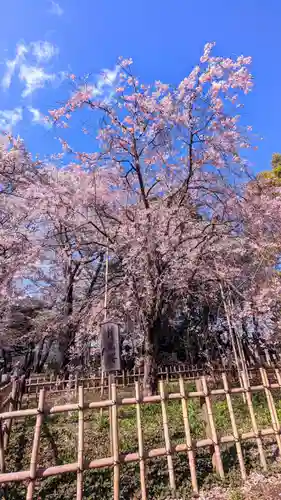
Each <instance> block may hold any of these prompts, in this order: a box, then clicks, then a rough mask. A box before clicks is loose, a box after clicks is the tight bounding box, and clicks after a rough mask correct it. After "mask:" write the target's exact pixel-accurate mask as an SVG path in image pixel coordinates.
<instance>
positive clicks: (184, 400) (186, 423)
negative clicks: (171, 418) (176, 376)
mask: <svg viewBox="0 0 281 500" xmlns="http://www.w3.org/2000/svg"><path fill="white" fill-rule="evenodd" d="M179 383H180V394H181V404H182V415H183V424H184V432H185V441H186V446H187V455H188V460H189V469H190V476H191V484H192V489H193V492H194V493H195V494H198V483H197V477H196V467H195V457H194V451H193V448H192V440H191V432H190V425H189V418H188V408H187V397H186V395H185V389H184V381H183V378H182V377H180V380H179Z"/></svg>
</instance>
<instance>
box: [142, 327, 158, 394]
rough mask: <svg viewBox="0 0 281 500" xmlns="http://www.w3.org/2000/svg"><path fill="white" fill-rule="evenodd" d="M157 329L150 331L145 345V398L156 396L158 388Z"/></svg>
mask: <svg viewBox="0 0 281 500" xmlns="http://www.w3.org/2000/svg"><path fill="white" fill-rule="evenodd" d="M155 333H156V332H155V328H152V329H150V330H149V331H148V334H147V338H146V340H145V344H144V374H143V392H144V395H145V396H151V395H152V394H156V392H157V386H158V371H157V352H158V349H157V339H158V337H157V333H156V334H155Z"/></svg>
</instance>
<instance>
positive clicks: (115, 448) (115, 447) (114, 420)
mask: <svg viewBox="0 0 281 500" xmlns="http://www.w3.org/2000/svg"><path fill="white" fill-rule="evenodd" d="M111 396H112V407H111V430H112V437H111V442H112V452H113V453H112V455H113V466H114V480H113V491H114V496H113V498H114V500H119V495H120V484H119V483H120V464H119V438H118V411H117V391H116V384H112V386H111Z"/></svg>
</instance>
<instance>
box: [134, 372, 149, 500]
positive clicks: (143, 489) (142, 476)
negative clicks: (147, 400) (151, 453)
mask: <svg viewBox="0 0 281 500" xmlns="http://www.w3.org/2000/svg"><path fill="white" fill-rule="evenodd" d="M135 391H136V413H137V430H138V443H139V463H140V481H141V498H142V500H146V499H147V494H146V482H145V461H144V456H143V455H144V447H143V435H142V427H141V410H140V401H141V399H140V383H139V381H137V382H136V383H135Z"/></svg>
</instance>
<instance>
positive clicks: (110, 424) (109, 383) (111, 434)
mask: <svg viewBox="0 0 281 500" xmlns="http://www.w3.org/2000/svg"><path fill="white" fill-rule="evenodd" d="M112 383H113V376H112V374H111V373H109V374H108V399H110V400H111V401H112ZM108 417H109V438H110V439H109V453H110V455H111V456H112V454H113V445H112V436H113V432H112V405H110V406H109V408H108Z"/></svg>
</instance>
